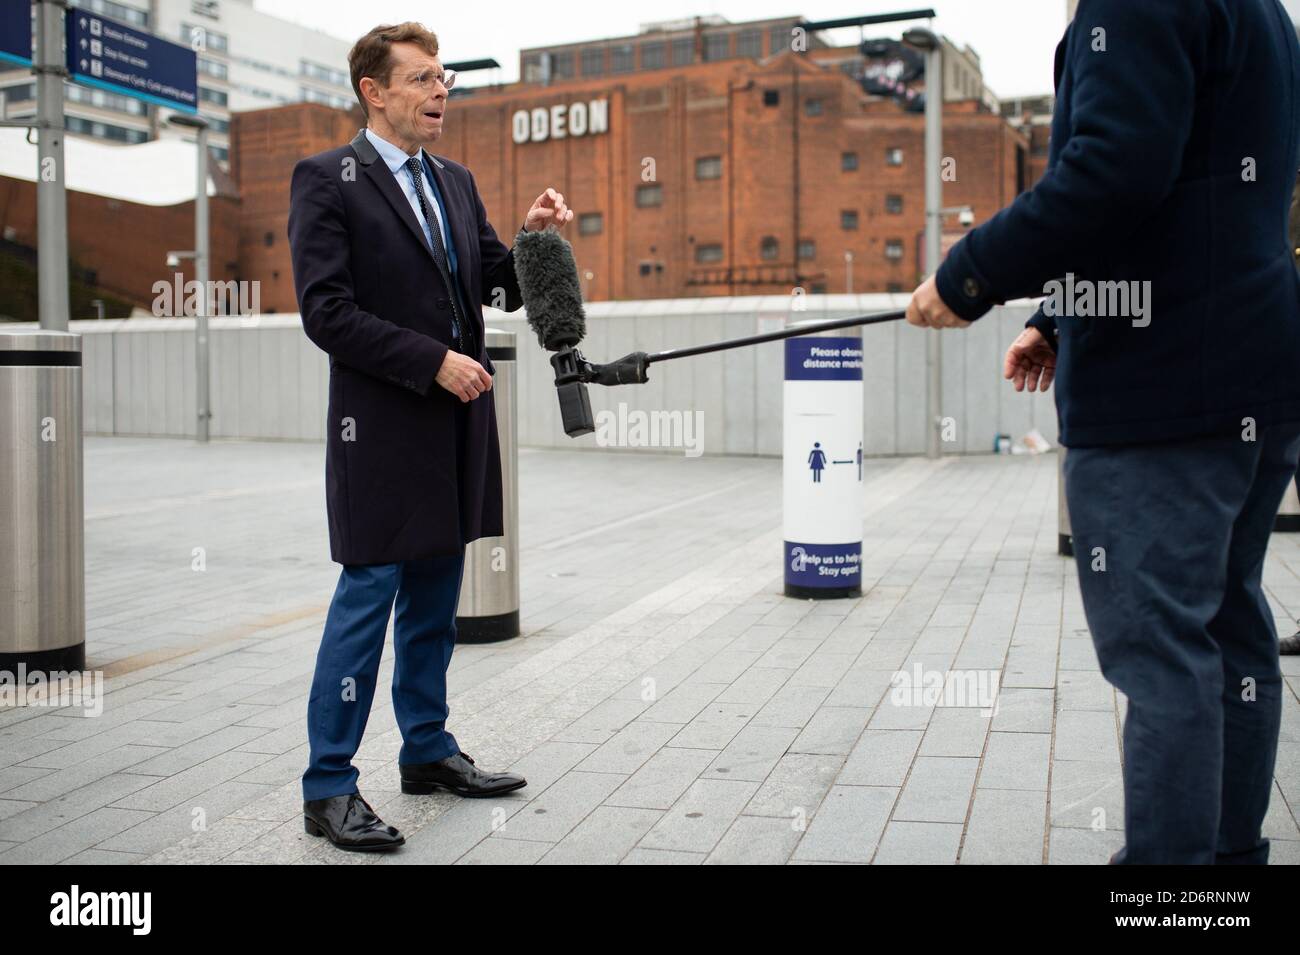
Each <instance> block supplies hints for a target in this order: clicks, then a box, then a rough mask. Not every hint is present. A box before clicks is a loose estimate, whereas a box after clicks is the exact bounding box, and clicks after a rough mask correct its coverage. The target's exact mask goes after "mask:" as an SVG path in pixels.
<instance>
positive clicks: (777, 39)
mask: <svg viewBox="0 0 1300 955" xmlns="http://www.w3.org/2000/svg"><path fill="white" fill-rule="evenodd" d="M791 36H792V34H791V33H790V28H789V27H788V26H781V27H772V29H771V31H770V32H769V33H768V35H767V52H768V53H780V52H781V51H782V50H788V49H790V39H791Z"/></svg>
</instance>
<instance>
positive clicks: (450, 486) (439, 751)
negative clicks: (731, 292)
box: [289, 23, 573, 850]
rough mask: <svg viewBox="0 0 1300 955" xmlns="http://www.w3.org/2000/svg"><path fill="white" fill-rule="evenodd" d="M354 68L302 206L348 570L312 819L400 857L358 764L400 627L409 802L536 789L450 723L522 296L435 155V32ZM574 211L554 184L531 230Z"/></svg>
mask: <svg viewBox="0 0 1300 955" xmlns="http://www.w3.org/2000/svg"><path fill="white" fill-rule="evenodd" d="M348 62H349V66H350V67H351V74H352V85H353V88H354V90H355V91H356V94H357V99H358V100H359V101H360V103H361V107H362V109H363V111H364V112H365V113H366V118H367V123H366V128H365V129H363V130H361V131H360V132H359V133H358V134H357V136H356V138H355V139H353V140H352V142H351V143H349V144H348V145H346V146H342V147H340V148H338V149H333V150H330V151H328V152H324V153H321V154H319V155H316V156H312V157H310V158H308V159H304V160H302V161H301V162H299V163H298V165H297V166H296V167H295V169H294V171H293V181H292V187H291V189H292V195H291V205H290V213H289V242H290V245H291V247H292V255H293V272H294V283H295V285H296V288H297V292H298V303H299V308H300V310H301V313H302V323H303V328H304V329H305V330H306V332H307V336H308V337H309V338H310V339H311V340H312V341H313V342H314V343H315V344H316V345H318V346H319V347H320V348H321V349H322V350H323V351H325V352H327V353H328V354H329V356H330V382H329V413H328V420H327V425H326V453H325V461H326V506H327V511H328V517H329V538H330V552H331V555H332V557H333V559H334V560H335V561H337V562H338V563H340V564H342V565H343V567H342V571H341V573H340V575H339V582H338V587H337V589H336V590H335V593H334V599H333V601H332V602H331V604H330V609H329V614H328V617H327V619H326V623H325V631H324V635H323V636H322V639H321V645H320V651H319V654H318V656H317V660H316V674H315V678H314V680H313V682H312V689H311V699H310V702H309V704H308V710H307V732H308V737H309V741H310V745H311V755H310V761H309V765H308V767H307V771H306V772H305V774H304V775H303V780H302V788H303V813H304V817H305V820H304V823H305V826H306V830H307V832H308V833H310V834H312V835H317V836H326V837H328V838H329V839H330V840H331V841H332V842H333V843H334V844H335V845H338V846H339V847H341V848H345V849H354V850H385V849H392V848H395V847H396V846H399V845H401V844H402V843H403V842H404V838H403V836H402V835H401V833H399V832H398V831H397V830H396V829H395V828H394V827H392V826H388V825H385V824H384V823H383V821H382V820H380V819H379V817H378V816H377V815H375V813H374V811H373V810H372V809H371V807H370V806H369V804H367V803H366V801H365V800H364V799H363V798H362V797H361V795H360V793H359V791H358V789H357V779H358V773H357V770H356V768H355V767H354V766H353V765H352V758H353V756H354V755H355V754H356V751H357V748H358V746H359V745H360V743H361V738H362V735H363V733H364V732H365V728H366V720H367V718H368V716H369V713H370V705H371V701H372V700H373V698H374V694H375V689H376V685H375V684H376V680H377V676H378V672H379V661H380V655H381V653H382V651H383V647H384V637H385V631H386V629H387V627H388V620H389V616H390V614H393V645H394V658H395V659H394V669H393V686H392V692H393V710H394V714H395V716H396V719H397V724H398V726H399V728H400V729H401V733H402V750H401V753H400V755H399V757H398V762H399V767H400V771H401V779H402V782H401V785H402V791H403V792H406V793H416V794H423V793H429V792H432V791H433V790H434V789H438V788H441V789H446V790H450V791H451V792H454V793H457V794H459V795H462V796H471V797H475V796H495V795H499V794H501V793H505V792H510V791H511V790H514V789H519V788H521V787H522V786H524V785H525V781H524V779H523V778H522V777H520V776H516V775H513V774H510V773H487V772H484V771H482V770H480V769H479V768H478V767H476V766H475V765H474V762H473V760H472V759H471V758H470V757H469V756H467V755H466V754H465V753H463V752H462V751H461V749H460V746H459V744H458V743H457V742H456V739H455V737H454V736H452V734H451V733H450V732H449V731H448V730H447V728H446V721H447V712H448V711H447V665H448V663H449V661H450V660H451V653H452V649H453V647H454V646H455V639H456V630H455V617H456V605H457V602H458V598H459V593H460V582H461V572H462V569H463V561H464V553H465V545H466V544H467V543H469V542H470V541H473V540H475V539H477V538H480V537H493V536H497V535H500V534H501V533H502V532H503V528H502V516H501V506H502V505H501V493H502V492H501V461H500V451H499V448H498V445H497V427H496V416H495V412H494V408H493V401H492V394H491V388H492V377H491V376H492V374H493V371H494V369H493V367H492V362H491V360H490V358H489V357H488V355H487V352H486V349H485V347H484V342H485V337H484V329H483V313H482V307H483V303H484V301H487V302H489V303H490V304H492V305H494V306H496V307H498V308H503V309H505V310H506V311H513V310H515V309H517V308H519V306H520V305H521V299H520V294H519V285H518V283H517V282H516V279H515V271H514V256H513V254H512V252H511V250H510V249H509V248H507V247H506V246H505V245H504V244H503V243H502V242H501V240H500V239H498V238H497V234H496V232H495V231H494V230H493V228H492V226H491V224H489V222H488V220H487V215H486V213H485V212H484V209H483V202H482V200H480V198H479V194H478V189H477V188H476V186H475V184H474V177H473V175H471V173H470V171H469V170H468V169H466V168H465V167H464V166H461V165H459V164H457V163H455V162H452V161H451V160H449V159H442V158H439V157H437V156H434V155H432V154H431V153H430V152H428V151H427V150H428V148H429V147H431V146H432V145H433V144H434V143H435V142H436V141H437V140H438V138H439V136H441V134H442V127H443V117H444V113H445V111H446V109H447V104H448V99H447V91H448V88H449V87H451V86H452V85H453V84H454V83H455V76H454V74H453V73H451V72H450V71H447V70H444V69H443V67H442V64H441V61H440V60H439V56H438V41H437V38H436V37H435V36H434V35H433V34H432V33H430V32H429V31H428V30H427V29H425V28H424V27H423V26H421V25H420V24H417V23H403V24H399V25H397V26H382V27H376V28H375V29H374V30H371V31H370V32H369V33H367V34H366V35H365V36H364V37H362V38H361V39H360V40H358V41H357V43H356V45H355V46H354V47H353V48H352V51H351V53H350V54H349V56H348ZM572 217H573V213H572V212H571V211H570V210H569V209H568V208H567V206H566V205H565V202H564V197H563V196H562V195H561V194H560V193H558V192H557V191H555V190H554V189H547V190H546V192H545V193H543V194H542V195H541V196H539V197H538V199H537V201H536V202H534V203H533V205H532V208H531V209H529V211H528V213H527V216H526V219H525V223H524V228H527V229H532V230H538V229H543V228H546V227H547V226H551V227H555V228H559V227H563V226H564V224H565V223H566V222H568V221H570V220H571V219H572ZM394 609H395V613H394Z"/></svg>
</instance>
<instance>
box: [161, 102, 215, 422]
mask: <svg viewBox="0 0 1300 955" xmlns="http://www.w3.org/2000/svg"><path fill="white" fill-rule="evenodd" d="M170 121H171V123H173V124H174V125H176V126H183V127H185V128H187V129H193V130H194V131H195V133H196V139H197V147H198V158H197V160H196V162H195V189H194V280H195V281H196V282H198V283H199V307H198V310H197V312H196V314H195V316H194V371H195V379H194V389H195V392H194V396H195V401H194V408H195V413H196V415H197V418H198V420H197V422H196V427H195V433H194V436H195V439H196V440H197V441H198V442H199V443H200V444H206V443H207V441H208V422H209V421H211V419H212V407H211V400H210V399H211V396H210V391H209V379H210V369H211V367H212V363H211V358H210V356H209V353H208V315H209V313H210V312H211V309H212V300H211V296H210V294H209V288H210V283H209V282H208V264H209V251H208V242H209V239H208V124H207V122H206V121H205V120H203V119H202V118H200V117H198V116H190V115H187V114H184V113H177V114H176V115H174V116H172V117H171V120H170Z"/></svg>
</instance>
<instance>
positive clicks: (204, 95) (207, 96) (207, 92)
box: [199, 86, 230, 106]
mask: <svg viewBox="0 0 1300 955" xmlns="http://www.w3.org/2000/svg"><path fill="white" fill-rule="evenodd" d="M199 99H201V100H202V101H203V102H205V103H211V104H212V105H213V106H228V105H229V104H230V94H229V93H226V92H223V91H222V90H214V89H212V88H211V87H208V86H200V87H199Z"/></svg>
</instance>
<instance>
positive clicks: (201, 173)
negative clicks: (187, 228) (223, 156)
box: [194, 127, 212, 444]
mask: <svg viewBox="0 0 1300 955" xmlns="http://www.w3.org/2000/svg"><path fill="white" fill-rule="evenodd" d="M197 145H198V160H197V162H196V163H195V167H196V169H197V182H196V183H195V191H194V278H195V280H197V281H198V283H199V311H198V314H197V315H195V316H194V363H195V379H194V380H195V402H194V404H195V408H196V410H197V412H198V423H197V428H196V430H195V437H196V438H197V440H198V441H199V443H200V444H204V443H206V442H207V440H208V422H209V420H211V418H212V410H211V406H210V404H209V397H210V396H209V388H208V384H209V383H208V378H209V369H210V368H211V361H210V359H209V356H208V315H209V313H210V312H211V309H212V299H211V295H210V293H209V289H210V287H211V286H210V285H209V283H208V130H207V128H206V127H200V128H199V130H198V140H197Z"/></svg>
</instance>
